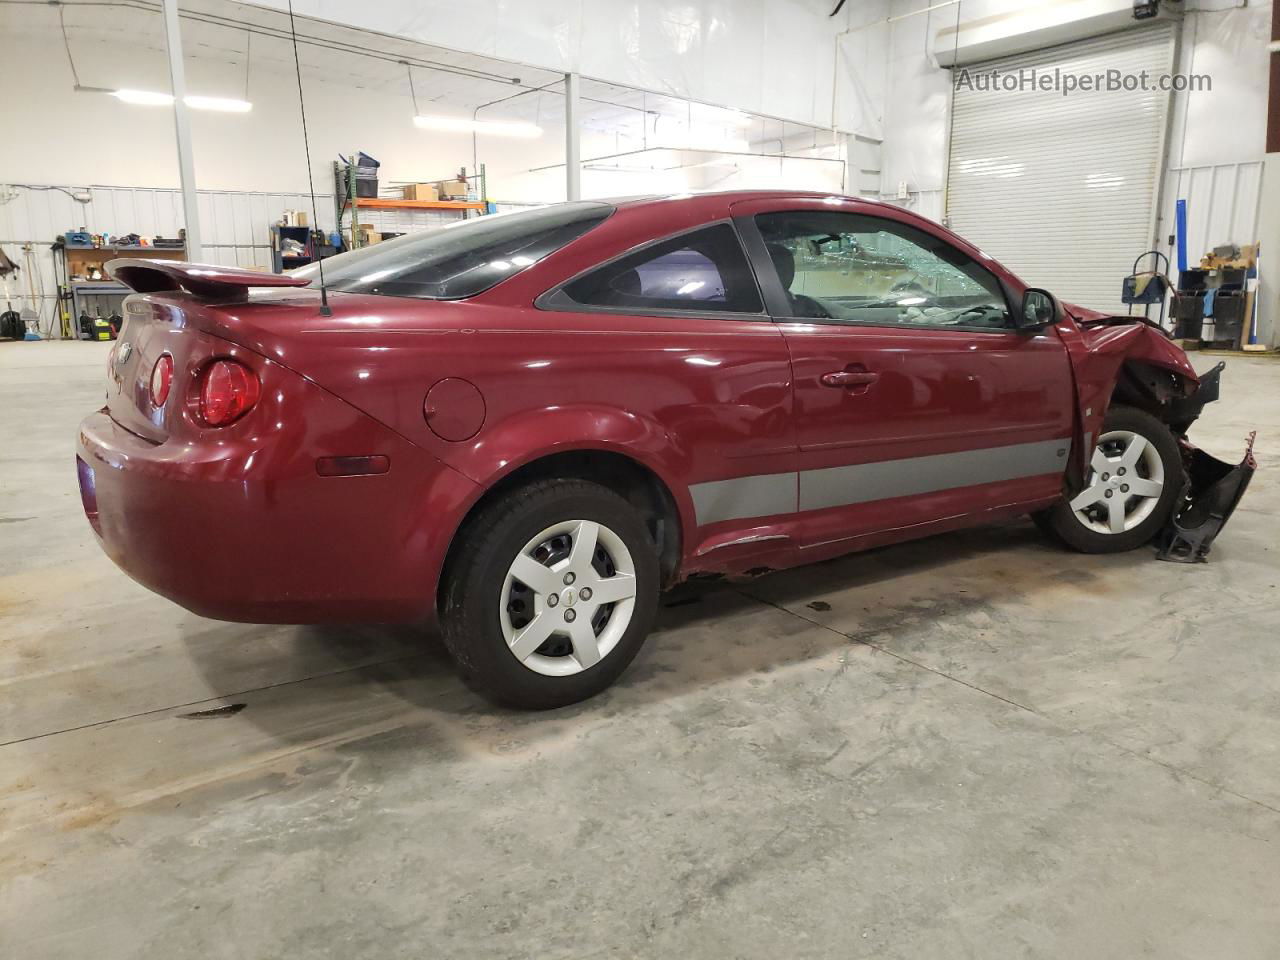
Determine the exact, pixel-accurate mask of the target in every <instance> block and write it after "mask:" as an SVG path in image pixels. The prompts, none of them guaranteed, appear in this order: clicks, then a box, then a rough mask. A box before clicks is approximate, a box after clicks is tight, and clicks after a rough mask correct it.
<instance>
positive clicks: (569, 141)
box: [564, 73, 582, 200]
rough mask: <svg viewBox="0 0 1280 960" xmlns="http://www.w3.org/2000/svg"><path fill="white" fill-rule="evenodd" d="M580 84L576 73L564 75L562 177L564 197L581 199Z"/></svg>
mask: <svg viewBox="0 0 1280 960" xmlns="http://www.w3.org/2000/svg"><path fill="white" fill-rule="evenodd" d="M580 86H581V83H580V80H579V77H578V75H577V74H576V73H566V74H565V75H564V178H565V199H566V200H581V199H582V137H581V135H580V133H581V132H580V131H579V130H578V100H579V87H580Z"/></svg>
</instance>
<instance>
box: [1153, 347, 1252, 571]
mask: <svg viewBox="0 0 1280 960" xmlns="http://www.w3.org/2000/svg"><path fill="white" fill-rule="evenodd" d="M1220 371H1221V366H1219V367H1218V368H1217V369H1216V370H1215V371H1214V373H1218V372H1220ZM1207 379H1208V378H1207V377H1206V378H1202V380H1201V382H1202V383H1204V382H1205V380H1207ZM1216 383H1217V381H1216V378H1215V380H1214V384H1215V389H1216ZM1188 399H1191V398H1188ZM1209 399H1214V398H1209ZM1201 406H1203V403H1202V404H1201ZM1198 412H1199V411H1198V410H1197V413H1198ZM1256 436H1257V432H1256V431H1255V432H1254V433H1251V434H1249V440H1248V446H1247V447H1246V448H1245V452H1244V459H1243V460H1241V461H1240V462H1239V463H1237V464H1234V465H1232V464H1230V463H1225V462H1224V461H1222V460H1219V459H1218V458H1217V457H1211V456H1209V454H1207V453H1205V452H1204V451H1203V450H1200V449H1198V448H1196V447H1194V446H1192V445H1191V444H1190V443H1189V442H1187V440H1186V439H1185V438H1183V439H1181V440H1180V441H1179V445H1180V446H1181V448H1182V460H1183V465H1184V467H1185V468H1186V474H1187V482H1186V484H1185V486H1184V487H1183V490H1182V493H1181V495H1180V496H1179V498H1178V501H1177V506H1176V507H1175V508H1174V510H1173V513H1172V514H1171V515H1170V517H1169V522H1168V524H1167V525H1166V526H1165V528H1164V530H1163V531H1161V533H1160V536H1159V537H1158V538H1157V546H1158V553H1157V554H1156V556H1157V557H1158V558H1159V559H1161V560H1172V561H1175V562H1177V563H1203V562H1204V561H1205V560H1206V559H1207V558H1208V556H1209V546H1210V544H1212V543H1213V540H1214V537H1216V536H1217V535H1218V534H1219V533H1220V532H1221V530H1222V528H1223V527H1225V526H1226V525H1227V521H1228V520H1229V519H1231V514H1232V512H1233V511H1234V510H1235V508H1236V505H1237V504H1238V503H1239V502H1240V498H1241V497H1243V496H1244V492H1245V490H1246V489H1248V487H1249V481H1250V480H1251V479H1252V478H1253V474H1254V471H1255V470H1257V469H1258V464H1257V461H1256V460H1254V458H1253V441H1254V438H1255V437H1256Z"/></svg>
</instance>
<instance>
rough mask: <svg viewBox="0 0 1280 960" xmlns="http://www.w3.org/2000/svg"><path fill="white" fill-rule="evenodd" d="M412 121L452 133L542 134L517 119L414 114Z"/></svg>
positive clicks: (520, 136) (540, 129) (428, 128)
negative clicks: (479, 118) (470, 118)
mask: <svg viewBox="0 0 1280 960" xmlns="http://www.w3.org/2000/svg"><path fill="white" fill-rule="evenodd" d="M413 123H414V125H415V126H417V127H421V128H422V129H424V130H448V131H451V132H453V133H487V134H491V135H492V136H495V137H519V138H521V139H524V140H532V139H534V138H536V137H540V136H542V128H541V127H539V126H537V125H536V124H532V123H523V122H521V121H519V120H468V119H466V118H465V117H442V116H421V115H419V116H416V117H414V118H413Z"/></svg>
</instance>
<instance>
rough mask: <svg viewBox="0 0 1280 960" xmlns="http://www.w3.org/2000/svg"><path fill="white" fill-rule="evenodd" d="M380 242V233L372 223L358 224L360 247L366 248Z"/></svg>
mask: <svg viewBox="0 0 1280 960" xmlns="http://www.w3.org/2000/svg"><path fill="white" fill-rule="evenodd" d="M381 242H382V231H381V230H379V229H378V228H377V227H375V226H374V225H373V224H372V223H362V224H360V245H361V246H364V247H367V246H370V245H372V244H375V243H381Z"/></svg>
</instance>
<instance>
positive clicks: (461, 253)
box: [293, 202, 614, 300]
mask: <svg viewBox="0 0 1280 960" xmlns="http://www.w3.org/2000/svg"><path fill="white" fill-rule="evenodd" d="M613 211H614V208H613V207H612V206H611V205H609V204H607V203H590V202H575V203H557V204H555V205H553V206H549V207H539V208H538V209H536V210H522V211H520V212H519V213H504V214H497V215H491V216H487V217H477V218H476V219H474V220H460V221H458V222H457V223H453V224H450V225H449V226H447V227H441V228H439V229H436V230H427V231H424V232H422V233H409V234H405V235H404V236H403V237H396V238H395V239H394V240H387V241H385V242H383V243H375V244H373V245H372V246H368V247H362V248H361V249H359V250H352V251H351V252H349V253H343V254H339V255H338V256H336V257H330V258H329V259H327V260H325V261H324V283H325V286H326V287H327V288H328V289H330V290H337V291H340V292H343V293H375V294H382V295H383V296H388V297H418V298H420V299H425V300H460V299H462V298H464V297H474V296H475V295H476V294H477V293H482V292H483V291H485V290H488V289H489V288H490V287H492V286H493V285H494V284H496V283H498V282H499V281H501V280H505V279H506V278H507V277H510V276H514V275H515V274H517V273H519V272H520V271H521V270H524V269H526V268H527V267H531V266H533V265H534V264H535V263H537V262H538V261H539V260H541V259H542V258H543V257H545V256H547V255H549V254H551V253H554V252H555V251H556V250H559V249H560V248H561V247H563V246H564V245H565V244H567V243H568V242H569V241H571V240H575V239H577V238H578V237H580V236H582V235H583V234H584V233H586V232H587V231H588V230H590V229H591V228H592V227H594V226H596V225H597V224H599V223H601V222H602V221H604V220H605V219H606V218H607V217H608V216H609V215H610V214H611V213H613ZM293 276H295V277H305V278H307V279H309V280H311V285H312V286H318V285H319V282H320V268H319V267H318V266H317V265H316V264H314V263H313V264H308V265H307V266H305V267H301V268H300V269H298V270H295V271H293Z"/></svg>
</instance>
